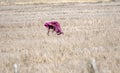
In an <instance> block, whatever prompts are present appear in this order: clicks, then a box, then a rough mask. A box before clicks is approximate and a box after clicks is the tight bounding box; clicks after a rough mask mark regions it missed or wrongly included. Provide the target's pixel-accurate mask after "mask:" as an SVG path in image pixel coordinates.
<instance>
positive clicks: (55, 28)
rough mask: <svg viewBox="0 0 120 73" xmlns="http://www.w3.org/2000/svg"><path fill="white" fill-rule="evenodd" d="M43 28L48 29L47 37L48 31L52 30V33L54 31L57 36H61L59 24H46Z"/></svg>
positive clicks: (54, 22)
mask: <svg viewBox="0 0 120 73" xmlns="http://www.w3.org/2000/svg"><path fill="white" fill-rule="evenodd" d="M44 26H45V27H46V28H48V32H47V35H49V32H50V29H52V32H54V31H55V32H56V34H57V35H60V34H63V32H62V29H61V27H60V24H59V23H58V22H57V21H50V22H46V23H45V24H44Z"/></svg>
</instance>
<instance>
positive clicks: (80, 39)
mask: <svg viewBox="0 0 120 73" xmlns="http://www.w3.org/2000/svg"><path fill="white" fill-rule="evenodd" d="M119 15H120V7H119V5H118V6H117V5H99V4H98V5H97V4H94V5H91V4H90V5H89V4H88V5H86V4H79V3H76V4H69V3H68V4H55V5H51V4H42V5H24V6H22V5H17V6H16V5H14V6H13V5H12V6H1V7H0V73H14V68H13V65H14V64H17V65H18V70H19V73H92V71H91V68H90V67H89V64H90V63H91V60H92V59H93V58H95V59H96V66H97V68H98V71H99V73H119V69H120V37H119V36H120V24H119V23H120V16H119ZM48 17H49V18H48ZM47 20H57V21H59V22H60V23H61V26H62V28H63V31H64V33H65V34H64V35H60V36H57V35H55V33H53V34H50V36H47V35H46V32H47V30H46V28H44V26H43V23H44V22H45V21H47Z"/></svg>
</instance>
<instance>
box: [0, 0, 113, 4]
mask: <svg viewBox="0 0 120 73" xmlns="http://www.w3.org/2000/svg"><path fill="white" fill-rule="evenodd" d="M111 1H113V0H1V1H0V5H13V4H15V5H16V4H17V5H18V4H39V3H64V2H82V3H83V2H111Z"/></svg>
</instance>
